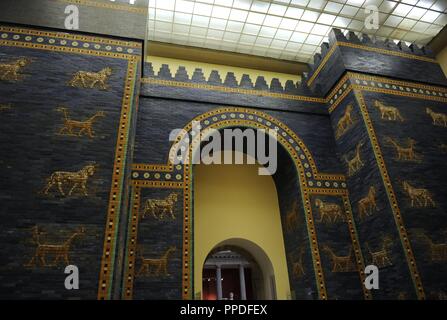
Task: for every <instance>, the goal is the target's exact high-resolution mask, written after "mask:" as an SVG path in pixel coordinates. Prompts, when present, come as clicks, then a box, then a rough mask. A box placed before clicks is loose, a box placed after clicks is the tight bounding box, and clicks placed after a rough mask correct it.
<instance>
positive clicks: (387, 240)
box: [365, 236, 393, 268]
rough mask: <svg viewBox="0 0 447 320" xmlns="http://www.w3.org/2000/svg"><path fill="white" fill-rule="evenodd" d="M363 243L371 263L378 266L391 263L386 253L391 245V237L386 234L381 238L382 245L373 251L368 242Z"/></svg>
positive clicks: (381, 266)
mask: <svg viewBox="0 0 447 320" xmlns="http://www.w3.org/2000/svg"><path fill="white" fill-rule="evenodd" d="M365 245H366V248H367V249H368V251H369V254H370V256H371V264H373V265H375V266H377V267H378V268H384V267H388V266H392V265H393V262H392V261H391V258H390V257H389V255H388V250H390V247H392V245H393V241H392V239H391V237H389V236H386V237H384V238H383V240H382V247H381V248H380V250H378V251H373V250H372V249H371V247H370V245H369V243H368V242H366V243H365Z"/></svg>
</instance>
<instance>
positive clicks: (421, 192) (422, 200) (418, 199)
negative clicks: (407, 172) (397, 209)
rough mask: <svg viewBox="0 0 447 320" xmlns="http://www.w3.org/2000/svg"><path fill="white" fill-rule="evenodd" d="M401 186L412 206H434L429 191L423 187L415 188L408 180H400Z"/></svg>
mask: <svg viewBox="0 0 447 320" xmlns="http://www.w3.org/2000/svg"><path fill="white" fill-rule="evenodd" d="M402 187H403V189H404V191H405V192H406V193H407V195H408V197H409V198H410V206H411V207H412V208H414V207H422V208H427V207H430V206H431V207H436V204H435V201H434V200H433V198H432V195H431V194H430V192H429V191H428V190H427V189H425V188H415V187H413V186H412V185H411V184H410V183H409V182H408V181H403V182H402Z"/></svg>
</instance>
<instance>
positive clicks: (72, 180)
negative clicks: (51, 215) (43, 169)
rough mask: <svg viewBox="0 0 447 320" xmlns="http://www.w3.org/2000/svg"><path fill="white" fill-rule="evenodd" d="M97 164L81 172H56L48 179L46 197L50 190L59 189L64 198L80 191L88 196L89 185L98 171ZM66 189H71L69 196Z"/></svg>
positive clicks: (44, 192)
mask: <svg viewBox="0 0 447 320" xmlns="http://www.w3.org/2000/svg"><path fill="white" fill-rule="evenodd" d="M97 167H98V166H97V165H96V164H94V163H93V164H88V165H85V166H84V167H83V168H82V169H81V170H79V171H75V172H69V171H56V172H54V173H53V174H52V175H51V176H50V178H48V179H47V185H46V186H45V188H44V190H43V194H44V195H49V193H50V190H51V189H54V188H57V190H58V191H59V193H60V195H61V196H63V197H66V196H71V195H72V194H73V192H74V191H75V190H76V189H79V190H80V191H81V192H82V193H83V194H84V196H88V191H87V183H88V181H89V179H90V178H91V177H92V176H93V175H94V174H95V172H96V170H97ZM66 188H69V191H68V194H67V193H66V190H65V189H66Z"/></svg>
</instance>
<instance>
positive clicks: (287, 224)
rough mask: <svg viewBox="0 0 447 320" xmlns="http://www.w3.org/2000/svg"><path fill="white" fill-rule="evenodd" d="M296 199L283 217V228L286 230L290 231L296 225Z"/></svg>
mask: <svg viewBox="0 0 447 320" xmlns="http://www.w3.org/2000/svg"><path fill="white" fill-rule="evenodd" d="M298 210H299V207H298V201H296V200H295V201H294V202H293V205H292V208H291V209H290V210H289V212H287V214H286V216H285V217H284V228H285V231H286V232H292V231H293V230H295V229H296V228H297V226H298Z"/></svg>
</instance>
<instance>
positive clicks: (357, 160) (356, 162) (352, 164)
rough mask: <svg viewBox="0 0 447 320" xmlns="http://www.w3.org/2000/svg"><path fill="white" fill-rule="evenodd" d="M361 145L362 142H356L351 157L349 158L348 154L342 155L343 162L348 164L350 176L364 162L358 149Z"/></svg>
mask: <svg viewBox="0 0 447 320" xmlns="http://www.w3.org/2000/svg"><path fill="white" fill-rule="evenodd" d="M362 146H363V142H359V143H357V145H356V147H355V153H354V156H353V157H352V158H349V157H348V155H344V157H343V158H344V159H345V162H346V164H347V166H348V176H349V177H351V176H353V175H354V174H356V173H357V172H358V171H359V170H360V169H361V168H362V167H363V166H364V165H365V164H364V163H363V161H362V157H361V154H360V149H361V147H362Z"/></svg>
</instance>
